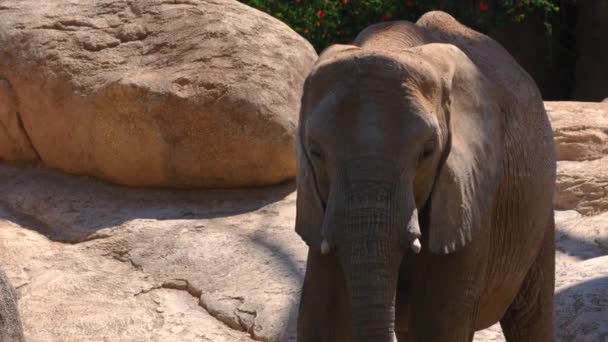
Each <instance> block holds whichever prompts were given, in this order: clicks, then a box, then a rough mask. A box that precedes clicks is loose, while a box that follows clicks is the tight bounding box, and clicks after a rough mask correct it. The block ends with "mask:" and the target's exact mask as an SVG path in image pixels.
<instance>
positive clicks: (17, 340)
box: [0, 263, 24, 342]
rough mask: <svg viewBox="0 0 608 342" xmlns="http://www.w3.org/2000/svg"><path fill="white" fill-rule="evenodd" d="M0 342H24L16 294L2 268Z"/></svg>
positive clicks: (0, 274)
mask: <svg viewBox="0 0 608 342" xmlns="http://www.w3.org/2000/svg"><path fill="white" fill-rule="evenodd" d="M1 264H2V263H0V266H1ZM0 341H10V342H21V341H24V339H23V329H22V328H21V320H20V318H19V311H18V309H17V296H16V292H15V289H14V288H13V285H12V284H11V282H10V281H9V279H8V278H7V277H6V273H4V270H3V269H2V267H0Z"/></svg>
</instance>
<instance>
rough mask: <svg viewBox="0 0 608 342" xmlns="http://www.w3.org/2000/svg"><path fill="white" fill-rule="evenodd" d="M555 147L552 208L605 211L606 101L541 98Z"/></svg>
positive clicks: (607, 191) (607, 192)
mask: <svg viewBox="0 0 608 342" xmlns="http://www.w3.org/2000/svg"><path fill="white" fill-rule="evenodd" d="M545 107H546V109H547V112H548V114H549V118H550V119H551V124H552V126H553V130H554V137H555V145H556V149H557V159H558V163H557V185H556V193H555V201H554V204H555V208H556V209H560V210H569V209H574V210H577V211H579V212H580V213H582V214H585V215H593V214H598V213H601V212H606V211H608V104H606V103H592V102H545Z"/></svg>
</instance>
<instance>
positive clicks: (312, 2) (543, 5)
mask: <svg viewBox="0 0 608 342" xmlns="http://www.w3.org/2000/svg"><path fill="white" fill-rule="evenodd" d="M241 2H243V3H245V4H247V5H249V6H252V7H255V8H257V9H259V10H262V11H264V12H267V13H268V14H270V15H272V16H274V17H275V18H277V19H279V20H281V21H283V22H285V23H286V24H287V25H289V26H291V28H292V29H294V30H295V31H296V32H298V33H299V34H301V35H302V36H303V37H305V38H307V39H308V40H309V41H310V42H311V43H312V44H313V46H314V47H315V49H317V51H319V52H320V51H321V50H323V49H324V48H325V47H326V46H328V45H330V44H333V43H349V42H351V41H352V40H353V39H354V38H355V37H356V35H357V34H358V33H359V32H360V31H361V30H363V29H364V28H365V27H367V26H369V25H370V24H373V23H376V22H380V21H388V20H409V21H416V20H417V19H418V18H419V17H420V16H421V15H422V14H423V13H425V12H427V11H431V10H437V9H441V10H443V11H446V12H448V13H450V14H452V15H453V16H455V17H456V18H457V19H458V20H459V21H461V22H462V23H464V24H465V25H468V26H470V27H472V28H474V29H476V30H479V31H482V32H487V31H488V30H490V29H492V28H494V27H496V26H502V25H503V24H504V23H506V22H507V21H523V20H524V19H525V18H526V16H527V15H528V14H530V13H532V12H535V11H542V12H545V27H546V30H547V33H549V34H550V33H551V25H550V24H549V19H550V18H549V17H550V15H551V14H553V13H555V12H557V11H558V10H559V8H558V6H557V5H556V1H554V0H481V1H480V0H472V1H462V0H241Z"/></svg>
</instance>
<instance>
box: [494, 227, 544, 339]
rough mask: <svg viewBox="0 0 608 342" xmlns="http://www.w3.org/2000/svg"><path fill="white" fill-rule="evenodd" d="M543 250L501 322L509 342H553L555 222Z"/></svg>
mask: <svg viewBox="0 0 608 342" xmlns="http://www.w3.org/2000/svg"><path fill="white" fill-rule="evenodd" d="M551 221H552V222H551V226H550V229H549V230H548V231H547V233H546V236H545V240H544V242H543V247H542V248H541V250H540V253H539V255H538V257H537V258H536V261H535V262H534V264H532V267H531V268H530V270H529V271H528V274H527V275H526V277H525V278H524V281H523V283H522V285H521V288H520V289H519V292H518V293H517V295H516V296H515V299H514V300H513V302H512V303H511V305H510V306H509V308H508V309H507V311H506V313H505V315H504V316H503V318H502V319H501V320H500V325H501V326H502V330H503V333H504V335H505V338H506V340H507V341H508V342H520V341H534V342H536V341H538V342H546V341H553V338H554V335H553V293H554V286H555V237H554V234H555V232H554V231H555V225H554V223H553V218H551Z"/></svg>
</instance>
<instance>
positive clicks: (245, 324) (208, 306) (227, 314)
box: [150, 279, 261, 341]
mask: <svg viewBox="0 0 608 342" xmlns="http://www.w3.org/2000/svg"><path fill="white" fill-rule="evenodd" d="M158 288H164V289H173V290H180V291H185V292H187V293H188V294H190V295H191V296H192V297H194V298H196V299H198V301H199V302H198V304H199V306H200V307H202V308H203V309H204V310H205V311H207V313H208V314H209V315H210V316H211V317H213V318H215V319H217V320H218V321H220V322H222V323H223V324H224V325H226V326H228V327H229V328H231V329H234V330H237V331H243V332H246V333H248V334H249V336H250V337H251V338H252V339H254V340H257V341H260V340H261V339H260V338H259V337H258V336H256V334H255V331H254V329H255V327H256V318H257V311H256V310H255V309H253V308H250V307H247V305H246V304H245V298H244V297H242V296H226V295H219V296H217V295H214V294H203V291H202V289H200V288H196V287H194V286H193V285H192V284H191V283H190V282H189V281H188V280H187V279H171V280H167V281H165V282H163V283H162V285H160V286H159V287H156V288H154V289H158ZM154 289H151V290H154ZM151 290H150V291H151Z"/></svg>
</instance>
